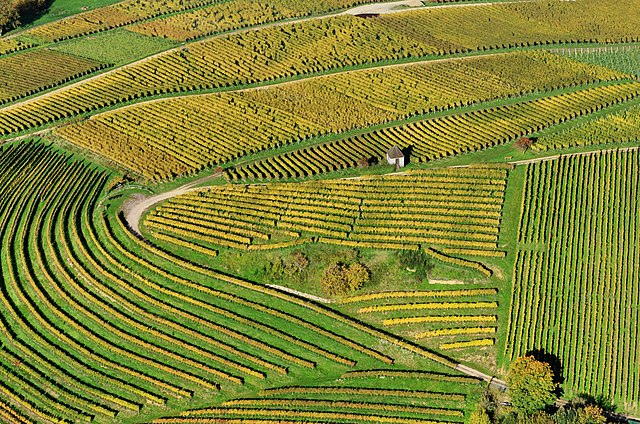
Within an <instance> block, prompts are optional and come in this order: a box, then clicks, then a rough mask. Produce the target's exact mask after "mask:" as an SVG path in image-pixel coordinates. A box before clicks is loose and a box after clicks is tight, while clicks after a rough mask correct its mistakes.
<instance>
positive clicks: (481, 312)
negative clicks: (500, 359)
mask: <svg viewBox="0 0 640 424" xmlns="http://www.w3.org/2000/svg"><path fill="white" fill-rule="evenodd" d="M497 294H498V289H496V288H493V287H491V288H473V289H439V290H435V289H433V290H423V291H404V292H394V291H388V292H378V293H367V294H363V295H355V296H350V297H346V298H343V299H341V300H340V303H341V304H343V305H344V309H345V311H347V313H349V314H350V315H353V316H357V317H358V318H360V319H363V320H364V321H367V322H371V323H373V324H377V325H379V326H382V327H383V328H387V329H388V330H389V331H392V332H393V333H394V334H399V335H401V336H402V337H405V338H408V339H409V340H413V341H415V342H417V343H420V344H422V345H424V346H427V347H429V348H432V349H434V350H440V351H443V352H445V351H449V350H455V351H457V352H458V355H460V354H464V352H465V350H466V351H468V349H472V351H473V352H474V354H475V353H476V352H477V348H478V347H482V346H487V347H490V346H493V345H494V344H495V337H496V332H497V322H498V301H497V298H496V295H497Z"/></svg>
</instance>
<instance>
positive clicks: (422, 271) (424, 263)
mask: <svg viewBox="0 0 640 424" xmlns="http://www.w3.org/2000/svg"><path fill="white" fill-rule="evenodd" d="M398 259H399V260H400V265H402V267H404V268H407V269H408V270H411V271H413V270H415V275H416V278H417V279H419V280H420V281H422V280H424V279H425V278H426V277H427V274H428V273H429V271H431V269H432V268H433V263H432V262H431V257H429V255H427V254H426V252H425V251H423V250H401V251H400V252H398Z"/></svg>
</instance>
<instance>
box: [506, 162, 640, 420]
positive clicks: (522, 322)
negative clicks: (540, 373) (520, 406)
mask: <svg viewBox="0 0 640 424" xmlns="http://www.w3.org/2000/svg"><path fill="white" fill-rule="evenodd" d="M639 157H640V156H639V155H638V151H637V150H636V151H632V152H620V153H617V152H610V153H602V154H595V155H591V156H584V157H575V158H567V159H562V160H555V161H549V162H543V163H538V164H533V165H529V166H528V167H527V179H526V180H527V181H526V188H525V191H524V195H523V198H524V203H523V208H522V215H521V221H520V229H519V236H518V248H517V262H516V266H515V269H514V277H513V278H514V291H513V299H512V303H511V317H510V323H509V336H508V339H507V340H506V343H505V347H504V351H505V354H506V355H507V358H508V359H511V358H515V357H517V356H519V355H521V354H523V353H524V352H526V351H528V350H531V349H545V350H546V351H547V352H549V353H552V354H554V355H557V356H558V358H559V359H560V361H561V362H562V364H563V366H564V367H565V375H566V378H567V381H566V384H565V387H566V390H568V391H570V393H583V392H588V393H607V394H608V395H609V396H611V397H612V399H613V400H614V401H615V402H616V403H617V404H620V405H624V407H625V408H627V409H637V408H638V402H639V401H640V391H639V390H640V373H639V372H638V367H637V364H638V359H639V358H638V353H639V352H638V350H637V349H633V348H631V349H630V347H631V346H635V345H636V344H637V340H638V322H640V319H639V317H638V308H637V305H638V304H639V299H638V296H639V293H640V292H639V290H638V288H639V284H640V277H639V275H638V270H640V261H639V259H638V258H639V256H638V234H640V232H639V229H638V226H639V225H640V221H639V220H638V192H639V190H640V186H639V185H638V184H639V181H638V175H639V172H638V168H639V166H640V160H639ZM613 317H615V319H614V318H613Z"/></svg>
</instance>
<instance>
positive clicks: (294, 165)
mask: <svg viewBox="0 0 640 424" xmlns="http://www.w3.org/2000/svg"><path fill="white" fill-rule="evenodd" d="M639 88H640V84H638V83H637V82H633V83H627V84H620V85H609V86H605V87H599V88H590V89H585V90H580V91H575V92H572V93H565V94H562V95H558V96H554V97H547V98H542V99H539V100H531V101H526V102H521V103H515V104H511V105H508V106H498V107H493V108H490V109H481V110H478V111H474V112H469V113H464V114H459V115H451V116H445V117H442V118H434V119H427V120H424V121H418V122H415V123H410V124H406V125H400V126H392V127H389V128H384V129H381V130H375V131H371V132H367V133H364V134H361V135H357V136H355V137H349V138H346V139H342V140H337V141H333V142H328V143H325V144H319V145H316V146H311V147H307V148H302V149H298V150H294V151H292V152H289V153H285V154H282V155H279V156H274V157H270V158H267V159H263V160H259V161H256V162H252V163H249V164H247V165H242V166H239V167H235V168H232V169H230V170H228V171H227V176H228V179H230V180H232V181H237V180H252V179H288V178H300V177H307V176H315V175H318V174H322V173H327V172H332V171H336V170H340V169H345V168H349V167H356V166H358V164H359V163H361V161H362V160H365V161H366V162H367V163H379V162H382V161H384V158H385V154H386V152H387V151H388V150H389V149H390V148H391V147H392V146H396V145H397V146H399V147H400V148H401V149H404V150H405V151H410V152H411V156H410V158H411V160H412V161H415V162H418V163H420V162H427V161H432V160H435V159H439V158H442V157H446V156H451V155H456V154H460V153H466V152H473V151H478V150H481V149H486V148H488V147H491V146H496V145H499V144H504V143H507V142H509V141H512V140H515V139H517V138H518V137H521V136H524V135H527V134H531V133H535V132H538V131H540V130H542V129H545V128H548V127H550V126H552V125H554V124H558V123H561V122H565V121H568V120H570V119H573V118H576V117H579V116H583V115H587V114H589V113H592V112H594V111H597V110H600V109H602V108H604V107H607V106H611V105H613V104H616V103H620V102H624V101H627V100H630V99H632V98H636V97H637V96H638V94H640V92H639V91H638V90H639ZM329 157H331V158H332V159H331V160H327V159H326V158H329Z"/></svg>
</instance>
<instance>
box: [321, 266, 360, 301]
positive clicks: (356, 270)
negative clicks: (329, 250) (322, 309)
mask: <svg viewBox="0 0 640 424" xmlns="http://www.w3.org/2000/svg"><path fill="white" fill-rule="evenodd" d="M370 278H371V273H370V272H369V268H367V267H366V266H365V265H363V264H361V263H358V262H356V263H353V264H351V265H349V266H348V267H347V266H346V265H344V264H343V263H340V262H338V263H336V264H334V265H331V266H330V267H329V268H327V270H326V271H325V273H324V276H323V277H322V279H321V280H320V283H321V285H322V289H323V290H324V291H325V293H327V294H330V295H339V296H342V295H345V294H348V293H350V292H352V291H354V290H358V289H359V288H361V287H362V286H363V285H364V284H365V283H366V282H368V281H369V279H370Z"/></svg>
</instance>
